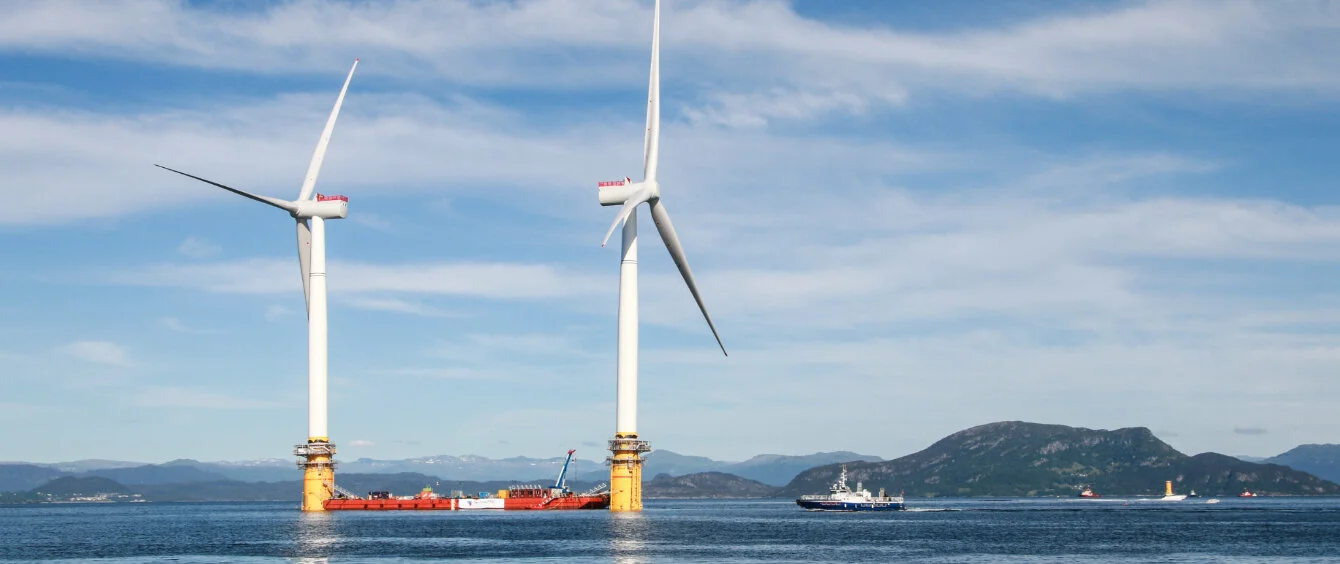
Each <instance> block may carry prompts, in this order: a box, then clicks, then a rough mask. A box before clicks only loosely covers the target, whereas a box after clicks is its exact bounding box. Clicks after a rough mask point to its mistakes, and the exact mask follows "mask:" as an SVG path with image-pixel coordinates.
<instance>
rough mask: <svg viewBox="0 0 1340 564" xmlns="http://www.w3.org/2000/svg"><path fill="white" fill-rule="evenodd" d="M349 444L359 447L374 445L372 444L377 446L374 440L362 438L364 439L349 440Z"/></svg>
mask: <svg viewBox="0 0 1340 564" xmlns="http://www.w3.org/2000/svg"><path fill="white" fill-rule="evenodd" d="M349 446H351V447H360V448H362V447H374V446H377V443H374V442H372V441H369V440H364V439H354V440H352V441H349Z"/></svg>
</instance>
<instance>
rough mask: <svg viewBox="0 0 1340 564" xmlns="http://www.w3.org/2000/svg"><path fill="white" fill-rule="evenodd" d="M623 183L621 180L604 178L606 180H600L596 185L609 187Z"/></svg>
mask: <svg viewBox="0 0 1340 564" xmlns="http://www.w3.org/2000/svg"><path fill="white" fill-rule="evenodd" d="M623 185H624V181H622V180H606V181H604V182H600V183H598V184H596V186H598V187H600V188H609V187H611V186H623Z"/></svg>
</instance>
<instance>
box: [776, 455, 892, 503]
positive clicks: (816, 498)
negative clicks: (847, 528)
mask: <svg viewBox="0 0 1340 564" xmlns="http://www.w3.org/2000/svg"><path fill="white" fill-rule="evenodd" d="M796 505H799V506H801V507H803V508H805V509H806V510H807V511H899V510H902V509H907V506H906V505H904V504H903V496H885V495H884V489H883V488H880V490H879V495H877V496H874V495H870V490H867V489H864V488H862V487H861V483H860V482H856V490H855V491H853V490H852V489H851V488H849V487H847V467H846V466H843V467H842V473H841V474H839V475H838V480H837V482H834V483H833V485H832V486H829V488H828V494H827V495H802V496H800V497H799V498H797V499H796Z"/></svg>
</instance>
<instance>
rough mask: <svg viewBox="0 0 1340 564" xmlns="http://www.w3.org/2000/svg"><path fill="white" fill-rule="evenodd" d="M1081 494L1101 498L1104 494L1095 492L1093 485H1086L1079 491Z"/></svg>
mask: <svg viewBox="0 0 1340 564" xmlns="http://www.w3.org/2000/svg"><path fill="white" fill-rule="evenodd" d="M1079 496H1080V497H1087V498H1100V497H1103V496H1102V494H1096V493H1093V488H1091V487H1089V486H1084V489H1083V490H1081V491H1080V492H1079Z"/></svg>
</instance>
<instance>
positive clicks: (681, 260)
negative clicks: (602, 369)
mask: <svg viewBox="0 0 1340 564" xmlns="http://www.w3.org/2000/svg"><path fill="white" fill-rule="evenodd" d="M654 10H655V12H654V15H653V18H652V32H651V79H650V85H649V86H648V90H649V93H648V96H647V134H646V138H645V139H644V145H643V161H642V167H643V168H642V182H633V181H632V179H630V178H624V179H623V180H616V181H612V182H601V183H600V184H599V190H598V192H599V198H600V205H602V206H617V205H622V206H623V207H621V208H620V209H619V215H618V216H617V217H615V218H614V223H613V224H612V225H610V229H609V231H608V232H606V233H605V241H604V243H601V246H602V247H603V246H604V245H605V244H606V243H608V242H609V239H610V235H612V234H613V233H614V229H615V228H616V227H618V226H619V223H620V222H623V259H622V261H621V262H620V265H619V352H618V392H617V394H618V395H617V404H616V405H617V407H616V416H615V429H614V439H613V440H611V441H610V452H611V453H612V454H613V456H611V457H610V462H611V464H610V510H611V511H640V510H641V509H642V459H641V455H642V453H645V452H649V451H650V450H651V447H650V445H648V444H647V442H646V441H642V440H639V439H638V436H637V353H638V343H637V330H638V326H637V321H638V320H637V306H638V299H637V208H638V207H639V206H641V205H642V204H644V203H645V204H647V206H648V207H649V208H650V209H651V219H652V221H653V222H654V223H655V224H656V230H657V232H659V233H660V236H661V241H663V242H664V243H665V248H666V249H667V250H669V251H670V258H672V259H674V261H675V266H676V267H678V268H679V273H680V274H681V275H683V277H684V282H685V284H687V285H688V287H689V292H690V293H691V294H693V299H694V301H696V302H698V309H699V310H701V311H702V312H703V318H704V319H706V320H707V326H708V327H709V328H711V330H712V336H714V337H716V340H717V345H718V346H720V347H721V352H722V354H725V353H726V346H725V345H723V344H722V343H721V336H720V335H718V334H717V329H716V326H715V325H713V324H712V316H710V315H708V314H707V306H705V305H703V298H702V295H700V294H699V293H698V285H697V284H695V283H694V281H693V272H692V271H690V270H689V261H688V259H687V258H685V256H684V249H683V248H682V247H681V246H680V244H679V237H678V236H676V235H675V228H674V225H672V224H671V223H670V214H669V212H667V211H665V204H664V202H663V201H662V200H661V185H660V184H659V183H658V182H657V181H656V168H657V164H658V158H659V156H660V131H661V56H660V50H661V2H660V0H656V7H655V8H654Z"/></svg>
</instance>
